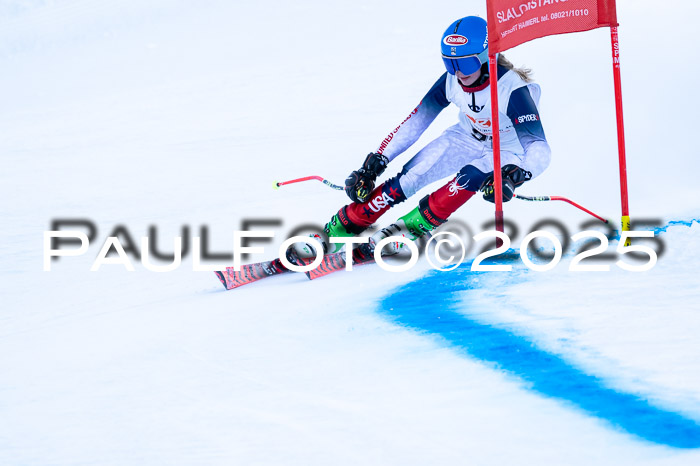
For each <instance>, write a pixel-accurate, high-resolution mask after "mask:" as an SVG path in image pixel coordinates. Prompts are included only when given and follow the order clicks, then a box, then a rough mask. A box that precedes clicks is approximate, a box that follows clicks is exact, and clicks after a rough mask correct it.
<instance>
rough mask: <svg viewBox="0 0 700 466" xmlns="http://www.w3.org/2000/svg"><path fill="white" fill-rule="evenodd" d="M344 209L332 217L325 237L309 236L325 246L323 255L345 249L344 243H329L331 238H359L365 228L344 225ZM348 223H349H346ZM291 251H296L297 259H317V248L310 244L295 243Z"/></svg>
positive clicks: (325, 231)
mask: <svg viewBox="0 0 700 466" xmlns="http://www.w3.org/2000/svg"><path fill="white" fill-rule="evenodd" d="M344 209H345V208H344V207H343V208H342V209H340V211H339V212H338V213H337V214H335V215H333V217H331V221H330V222H328V223H326V225H325V227H324V228H323V232H324V234H323V235H320V234H318V233H312V234H310V235H309V237H311V238H313V239H315V240H316V241H318V242H319V243H320V244H321V246H323V254H324V255H325V254H333V253H336V252H338V251H340V250H341V249H342V248H343V243H331V242H330V241H329V238H331V237H342V238H344V237H350V236H357V235H359V234H360V233H362V231H363V230H364V228H362V227H358V226H357V225H354V224H350V223H348V225H347V227H346V226H344V225H343V222H342V220H341V219H342V218H343V216H344V213H345V212H344ZM346 223H347V222H346ZM290 250H291V251H294V254H295V255H296V257H298V258H301V259H309V258H313V257H316V250H315V248H314V247H313V246H312V245H311V244H309V243H302V242H299V243H294V244H293V245H292V247H291V248H290Z"/></svg>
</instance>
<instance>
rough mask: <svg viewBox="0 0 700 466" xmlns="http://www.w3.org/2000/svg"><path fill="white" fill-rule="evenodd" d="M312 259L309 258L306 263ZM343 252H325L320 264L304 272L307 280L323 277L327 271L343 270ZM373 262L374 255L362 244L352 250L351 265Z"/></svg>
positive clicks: (344, 261) (344, 262)
mask: <svg viewBox="0 0 700 466" xmlns="http://www.w3.org/2000/svg"><path fill="white" fill-rule="evenodd" d="M311 262H312V261H311V260H310V259H309V260H308V262H306V263H307V264H310V263H311ZM346 262H347V261H346V260H345V252H344V251H341V252H336V253H334V254H326V255H325V256H323V261H322V262H321V264H320V265H319V266H318V267H316V268H315V269H313V270H310V271H308V272H305V273H306V276H307V277H309V280H313V279H316V278H319V277H324V276H326V275H328V274H329V273H333V272H337V271H338V270H345V264H346ZM370 262H374V256H373V255H372V254H371V253H369V252H368V251H366V250H365V248H363V247H362V246H360V247H359V248H355V249H353V250H352V264H353V265H363V264H369V263H370Z"/></svg>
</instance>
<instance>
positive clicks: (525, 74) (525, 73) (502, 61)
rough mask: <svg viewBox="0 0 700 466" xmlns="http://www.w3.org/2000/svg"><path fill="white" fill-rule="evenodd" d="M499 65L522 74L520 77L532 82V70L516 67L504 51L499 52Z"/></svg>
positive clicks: (519, 74)
mask: <svg viewBox="0 0 700 466" xmlns="http://www.w3.org/2000/svg"><path fill="white" fill-rule="evenodd" d="M498 66H502V67H504V68H507V69H509V70H511V71H513V72H515V73H517V74H518V76H520V79H522V80H523V81H525V82H526V83H530V82H532V70H531V69H530V68H525V67H520V68H516V67H515V65H513V63H511V62H510V60H508V59H507V58H506V57H505V56H504V55H503V54H502V53H499V54H498Z"/></svg>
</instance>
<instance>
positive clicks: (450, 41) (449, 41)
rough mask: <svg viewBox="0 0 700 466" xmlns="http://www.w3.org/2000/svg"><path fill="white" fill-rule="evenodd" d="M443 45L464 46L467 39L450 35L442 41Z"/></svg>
mask: <svg viewBox="0 0 700 466" xmlns="http://www.w3.org/2000/svg"><path fill="white" fill-rule="evenodd" d="M443 42H444V43H445V45H464V44H466V43H467V42H469V39H467V38H466V37H464V36H462V35H460V34H450V35H449V36H447V37H445V39H444V40H443Z"/></svg>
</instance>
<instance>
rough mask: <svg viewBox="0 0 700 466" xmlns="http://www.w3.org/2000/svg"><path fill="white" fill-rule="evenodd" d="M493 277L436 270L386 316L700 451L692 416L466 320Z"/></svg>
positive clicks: (553, 393)
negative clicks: (478, 293) (475, 297)
mask: <svg viewBox="0 0 700 466" xmlns="http://www.w3.org/2000/svg"><path fill="white" fill-rule="evenodd" d="M691 223H692V221H691V222H688V223H687V225H688V226H690V224H691ZM683 224H685V223H683ZM669 226H670V224H669V225H667V226H666V227H665V229H666V228H668V227H669ZM665 229H664V231H665ZM515 267H516V266H515V265H514V269H515ZM489 273H490V272H472V271H471V262H470V263H467V264H465V265H463V266H461V267H459V268H457V269H455V270H453V271H452V272H449V273H444V272H435V271H434V272H431V273H430V274H428V275H427V276H426V277H423V278H421V279H418V280H416V281H414V282H411V283H408V284H407V285H404V286H403V287H401V288H399V289H398V290H397V291H396V292H394V293H392V294H391V295H389V296H387V297H386V298H384V299H383V300H382V301H381V302H380V309H381V312H382V313H383V314H384V315H385V316H386V317H387V318H389V319H390V320H392V321H394V322H395V323H397V324H399V325H402V326H406V327H409V328H413V329H416V330H418V331H421V332H427V333H428V334H432V335H438V336H440V337H442V338H443V339H444V340H445V341H447V342H448V343H449V344H450V345H451V346H452V347H453V348H455V349H456V350H457V351H458V352H459V353H462V354H464V355H468V356H470V357H473V358H476V359H479V360H481V361H485V362H490V363H495V364H496V365H497V367H498V368H500V369H502V370H504V371H506V372H508V373H510V374H513V375H515V376H517V377H519V378H520V379H522V380H523V381H525V382H527V383H528V385H529V388H530V389H531V390H533V391H535V392H538V393H540V394H542V395H545V396H549V397H552V398H556V399H559V400H563V401H566V402H569V403H572V404H574V405H576V406H578V407H579V408H580V409H582V410H583V411H585V412H586V413H588V414H590V415H593V416H595V417H598V418H600V419H604V420H606V421H608V422H610V423H611V424H613V425H614V426H617V427H619V428H621V429H623V430H625V431H627V432H629V433H630V434H633V435H636V436H638V437H640V438H642V439H645V440H647V441H650V442H654V443H657V444H662V445H668V446H671V447H676V448H700V425H699V424H698V423H697V422H695V421H693V420H692V419H689V418H686V417H684V416H683V415H681V414H678V413H674V412H671V411H666V410H663V409H661V408H658V407H655V406H652V405H651V404H650V403H649V402H648V401H647V400H645V399H644V398H641V397H639V396H637V395H633V394H630V393H624V392H621V391H617V390H614V389H612V388H610V387H608V386H606V385H605V383H604V382H603V381H602V380H601V379H600V378H598V377H596V376H594V375H591V374H587V373H585V372H583V371H582V370H581V369H578V368H576V367H574V366H573V365H572V364H570V363H569V362H567V361H566V360H564V359H563V358H562V357H560V356H557V355H555V354H552V353H549V352H547V351H544V350H542V349H539V348H537V347H536V346H535V344H534V343H533V342H531V341H530V340H528V339H527V338H524V337H522V336H519V335H517V334H515V333H513V332H510V331H508V330H505V329H502V328H497V327H494V326H492V325H488V324H484V323H481V322H478V321H477V320H475V319H473V318H470V317H468V316H466V315H464V312H465V311H467V312H468V311H469V304H468V303H469V294H470V292H472V293H473V292H474V291H478V290H479V289H481V288H482V287H483V285H484V283H483V282H484V281H485V280H484V279H485V278H487V276H488V274H489ZM521 276H522V275H521ZM509 277H511V278H512V277H514V275H509ZM520 280H522V278H521V279H520Z"/></svg>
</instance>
